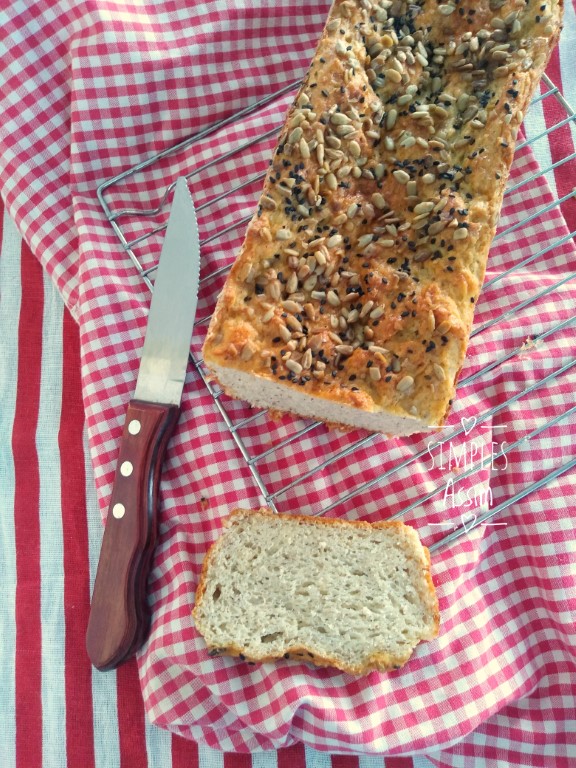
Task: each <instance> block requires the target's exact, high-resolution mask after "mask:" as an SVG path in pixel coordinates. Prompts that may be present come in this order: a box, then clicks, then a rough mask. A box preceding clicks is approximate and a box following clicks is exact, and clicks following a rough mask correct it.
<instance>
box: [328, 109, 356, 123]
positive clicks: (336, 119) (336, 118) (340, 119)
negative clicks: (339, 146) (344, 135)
mask: <svg viewBox="0 0 576 768" xmlns="http://www.w3.org/2000/svg"><path fill="white" fill-rule="evenodd" d="M330 122H331V123H332V125H350V123H351V122H352V120H350V118H349V117H348V116H347V115H345V114H344V113H343V112H334V114H333V115H332V116H331V117H330Z"/></svg>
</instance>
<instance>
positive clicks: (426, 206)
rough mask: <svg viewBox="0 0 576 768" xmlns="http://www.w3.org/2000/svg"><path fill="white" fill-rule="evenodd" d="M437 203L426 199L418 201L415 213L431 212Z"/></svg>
mask: <svg viewBox="0 0 576 768" xmlns="http://www.w3.org/2000/svg"><path fill="white" fill-rule="evenodd" d="M434 206H435V203H434V202H433V201H432V200H425V201H423V202H422V203H418V205H415V206H414V213H416V214H418V215H419V214H421V213H430V212H431V211H432V210H434Z"/></svg>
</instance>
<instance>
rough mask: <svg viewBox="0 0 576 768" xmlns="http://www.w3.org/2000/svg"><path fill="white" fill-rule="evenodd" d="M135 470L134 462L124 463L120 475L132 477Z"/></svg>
mask: <svg viewBox="0 0 576 768" xmlns="http://www.w3.org/2000/svg"><path fill="white" fill-rule="evenodd" d="M133 469H134V467H133V466H132V462H130V461H123V462H122V464H121V466H120V474H121V475H122V477H130V475H131V474H132V471H133Z"/></svg>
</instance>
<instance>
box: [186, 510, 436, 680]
mask: <svg viewBox="0 0 576 768" xmlns="http://www.w3.org/2000/svg"><path fill="white" fill-rule="evenodd" d="M254 515H269V516H272V517H276V518H280V519H282V518H284V519H287V520H290V521H292V522H296V523H298V524H300V525H310V526H340V527H344V528H350V527H352V528H356V529H358V528H362V529H364V530H370V529H374V528H391V529H395V530H397V531H403V532H404V533H405V534H408V535H409V536H410V538H413V539H414V540H415V541H417V542H418V544H419V545H420V546H421V547H422V550H423V556H424V561H425V567H424V569H423V574H424V578H425V581H426V585H427V589H426V595H425V598H426V600H428V601H429V602H430V603H431V605H430V610H431V613H432V617H433V629H432V631H431V632H430V634H429V635H427V636H426V637H424V638H423V639H425V640H433V639H434V638H435V637H437V636H438V633H439V629H440V610H439V605H438V598H437V596H436V590H435V587H434V582H433V580H432V574H431V571H430V565H431V562H430V552H429V551H428V548H427V547H425V546H424V545H421V544H420V541H419V538H418V534H417V533H416V531H415V530H414V529H413V528H411V526H408V525H406V524H405V523H403V522H401V521H399V520H390V521H380V522H376V523H368V522H365V521H363V520H355V521H351V520H342V519H338V518H324V517H309V516H308V515H300V514H284V513H275V512H273V511H272V510H271V509H268V508H267V507H262V508H260V509H257V510H245V509H235V510H233V511H232V512H231V513H230V515H229V517H228V518H226V520H225V521H224V528H230V527H231V526H232V525H234V523H235V522H236V521H239V520H241V519H242V518H245V517H248V516H254ZM221 543H222V538H219V539H217V540H216V541H215V542H214V543H213V544H212V546H211V547H210V549H209V550H208V553H207V555H206V557H205V558H204V562H203V565H202V571H201V574H200V580H199V583H198V587H197V589H196V599H195V605H194V608H193V610H192V616H193V617H194V620H195V622H196V626H197V628H198V630H199V631H200V633H201V634H204V633H203V631H202V630H203V627H202V622H201V617H200V611H199V606H200V605H201V603H202V599H203V596H204V593H205V592H206V588H207V582H208V572H209V570H210V567H211V564H212V561H213V559H214V558H215V557H216V555H217V553H218V550H219V548H220V546H221ZM207 647H208V654H209V655H210V656H234V657H237V658H240V659H241V660H242V661H246V662H248V663H264V662H271V661H278V660H279V659H285V660H293V661H298V662H300V663H302V662H306V663H310V664H313V665H314V666H317V667H335V668H336V669H340V670H341V671H343V672H348V673H349V674H352V675H364V674H367V673H368V672H370V671H372V670H379V671H380V672H386V671H390V670H396V669H400V668H401V667H403V666H404V664H405V663H406V662H407V661H408V659H409V658H410V656H411V655H412V653H411V651H408V652H407V653H406V654H404V655H392V654H389V653H383V652H381V653H377V654H373V655H372V656H371V657H370V659H368V660H367V661H366V663H364V664H358V665H347V664H345V663H343V662H342V660H341V659H336V658H334V657H330V656H322V655H319V654H318V653H316V652H315V651H314V649H312V648H308V647H306V646H304V645H303V646H292V647H290V648H288V649H286V651H285V653H284V654H282V656H276V655H262V656H254V655H250V654H249V653H247V651H246V649H245V648H241V647H239V646H237V645H228V646H226V647H221V646H215V645H211V644H207Z"/></svg>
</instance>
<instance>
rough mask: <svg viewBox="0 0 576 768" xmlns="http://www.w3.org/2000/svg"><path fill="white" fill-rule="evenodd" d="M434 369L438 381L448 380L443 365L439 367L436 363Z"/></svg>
mask: <svg viewBox="0 0 576 768" xmlns="http://www.w3.org/2000/svg"><path fill="white" fill-rule="evenodd" d="M433 369H434V376H436V378H437V379H438V381H444V379H445V378H446V373H445V371H444V368H442V366H441V365H438V363H434V366H433Z"/></svg>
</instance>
